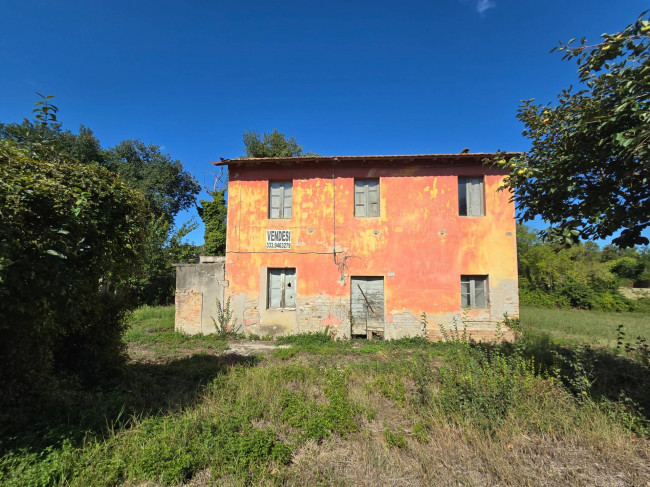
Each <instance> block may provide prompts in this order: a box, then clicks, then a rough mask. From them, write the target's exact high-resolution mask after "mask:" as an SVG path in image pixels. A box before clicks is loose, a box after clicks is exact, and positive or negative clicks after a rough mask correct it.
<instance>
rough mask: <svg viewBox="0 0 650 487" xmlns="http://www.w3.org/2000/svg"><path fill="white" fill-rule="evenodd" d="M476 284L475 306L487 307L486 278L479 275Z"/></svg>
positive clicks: (474, 282) (475, 280)
mask: <svg viewBox="0 0 650 487" xmlns="http://www.w3.org/2000/svg"><path fill="white" fill-rule="evenodd" d="M472 282H473V284H474V293H473V296H474V308H485V278H484V277H477V278H476V279H474V280H473V281H472Z"/></svg>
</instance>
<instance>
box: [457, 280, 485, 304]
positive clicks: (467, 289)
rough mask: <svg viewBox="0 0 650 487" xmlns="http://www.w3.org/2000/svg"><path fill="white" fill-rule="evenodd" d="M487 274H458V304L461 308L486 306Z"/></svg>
mask: <svg viewBox="0 0 650 487" xmlns="http://www.w3.org/2000/svg"><path fill="white" fill-rule="evenodd" d="M486 292H487V276H460V305H461V306H462V307H463V308H486V307H487V297H486Z"/></svg>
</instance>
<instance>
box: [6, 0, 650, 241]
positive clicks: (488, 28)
mask: <svg viewBox="0 0 650 487" xmlns="http://www.w3.org/2000/svg"><path fill="white" fill-rule="evenodd" d="M647 6H648V4H647V0H646V1H636V0H626V1H623V2H615V3H612V2H611V1H604V0H589V1H582V0H569V1H567V0H563V1H559V0H545V1H542V0H538V1H534V0H429V1H419V0H412V1H409V0H406V1H401V2H400V1H381V0H373V1H370V0H367V1H354V0H347V1H338V0H328V1H309V0H302V1H281V0H275V1H271V0H267V1H257V0H256V1H252V0H251V1H245V0H240V1H239V2H232V1H229V2H222V1H197V0H189V1H185V2H181V1H175V2H171V1H163V0H157V1H142V0H132V1H130V2H125V1H121V0H113V1H93V0H83V1H82V0H79V1H66V0H59V1H56V2H55V1H34V0H20V1H17V0H13V1H12V0H7V1H5V2H4V4H3V8H2V14H1V15H0V69H1V71H2V76H0V92H1V93H2V94H3V96H2V97H0V121H3V122H11V121H20V120H22V118H23V117H29V116H31V110H32V104H33V103H34V102H35V101H36V95H35V93H34V92H36V91H38V92H41V93H44V94H52V95H55V96H56V98H55V104H56V105H58V107H59V109H60V113H59V119H60V121H62V122H63V123H64V126H65V127H66V128H69V129H71V130H73V131H76V129H77V128H78V126H79V125H80V124H84V125H86V126H88V127H90V128H92V129H93V130H94V132H95V134H96V135H97V136H98V137H99V139H100V140H101V141H102V144H103V145H104V146H105V147H108V146H112V145H115V144H117V143H118V142H119V141H120V140H123V139H127V138H138V139H141V140H143V141H145V142H152V143H155V144H158V145H160V146H163V148H164V151H165V152H168V153H170V154H171V155H172V156H173V157H174V158H177V159H180V160H182V161H183V162H184V164H185V167H186V169H187V170H189V171H190V172H192V173H193V174H194V175H195V177H196V178H197V179H198V180H199V182H201V184H205V185H211V181H212V175H213V174H214V173H215V169H214V168H213V167H212V166H210V164H209V161H212V160H217V159H218V158H219V157H227V158H229V157H236V156H240V155H242V154H243V144H242V133H243V132H244V131H246V130H256V131H258V132H264V131H267V132H269V131H271V130H273V129H274V128H277V129H278V130H280V131H281V132H285V133H286V134H287V135H291V136H294V137H296V139H297V140H298V142H299V143H300V144H301V145H303V147H304V148H305V149H306V150H311V151H313V152H317V153H320V154H323V155H359V154H412V153H436V152H438V153H446V152H460V151H461V150H462V149H463V148H465V147H469V148H470V149H471V151H472V152H480V151H486V152H487V151H494V150H497V149H501V150H508V151H520V150H526V149H527V148H528V144H527V141H526V139H524V138H523V137H522V136H521V130H522V126H521V125H520V124H519V122H518V121H517V119H516V118H515V115H516V110H517V107H518V105H519V102H520V100H522V99H527V98H536V99H537V100H539V101H551V100H553V99H554V98H555V96H556V94H557V93H558V92H559V91H560V90H561V89H562V88H565V87H568V86H569V85H571V84H576V83H577V79H576V75H575V64H574V63H570V62H567V61H562V60H561V56H560V55H558V54H557V53H554V54H550V53H549V51H550V49H551V48H552V47H554V46H556V45H557V43H558V41H560V40H562V41H566V40H568V39H570V38H572V37H577V38H580V37H583V36H584V37H587V39H588V40H590V41H596V40H597V38H598V36H599V35H600V34H601V33H603V32H616V31H618V30H621V29H622V28H623V27H625V26H626V25H628V24H629V23H631V22H633V21H634V20H635V19H636V18H637V16H638V15H639V14H640V13H641V11H642V10H643V9H644V8H647ZM191 215H196V212H195V211H192V212H187V213H185V214H182V215H180V217H179V222H180V221H184V220H186V219H187V218H189V217H190V216H191ZM195 218H196V220H197V221H199V223H200V219H199V218H198V217H195ZM190 240H191V241H193V242H195V243H202V241H203V228H202V226H201V227H200V228H199V229H197V230H196V231H195V232H193V233H192V234H191V235H190Z"/></svg>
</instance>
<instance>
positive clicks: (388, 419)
mask: <svg viewBox="0 0 650 487" xmlns="http://www.w3.org/2000/svg"><path fill="white" fill-rule="evenodd" d="M173 313H174V311H173V308H170V307H167V308H163V307H159V308H141V309H140V310H138V311H136V312H135V313H134V314H133V315H132V317H131V319H130V323H131V326H130V328H129V330H128V332H127V334H126V336H125V339H126V341H127V344H128V348H129V354H130V362H129V363H128V365H127V366H126V368H125V370H124V374H123V375H122V376H121V377H120V378H118V379H117V380H116V381H114V382H111V383H107V384H104V385H103V386H102V387H99V388H97V389H93V390H90V391H88V390H86V391H81V390H68V391H67V392H66V391H64V389H63V386H61V387H62V388H61V389H60V390H56V391H53V395H52V397H51V400H50V401H47V402H44V403H43V404H40V405H38V407H37V408H36V409H35V410H34V411H32V415H31V416H30V413H29V411H22V412H20V414H17V416H16V417H14V418H12V419H13V426H14V428H13V430H12V432H11V433H9V434H7V433H5V434H4V436H3V437H2V439H1V440H0V441H2V443H0V447H1V449H2V452H3V456H2V458H1V459H0V484H2V485H7V486H25V485H30V486H31V485H33V486H41V485H42V486H46V485H48V486H49V485H61V486H68V485H69V486H84V487H85V486H113V485H125V486H136V485H137V486H142V487H145V486H146V487H150V486H156V485H173V486H180V485H191V486H194V487H198V486H203V485H206V486H207V485H226V486H230V485H232V486H239V485H241V486H244V485H302V486H305V485H309V486H312V485H323V486H329V485H341V486H343V485H351V486H356V485H421V486H429V485H512V486H519V485H531V486H547V485H557V486H564V485H584V486H592V485H596V486H610V485H646V484H647V483H648V482H650V468H649V467H648V465H650V461H649V460H650V440H649V438H650V422H649V421H648V417H647V414H646V413H645V412H644V411H643V410H641V408H646V409H645V411H647V410H648V406H650V404H648V397H647V393H646V392H647V390H648V387H650V371H649V364H648V355H647V353H646V354H645V355H644V353H643V351H642V350H640V349H637V350H630V351H625V350H620V351H617V350H615V345H616V338H615V333H616V330H615V328H616V326H617V325H618V324H619V323H620V322H622V320H625V321H624V324H625V327H626V329H627V330H628V331H630V332H631V331H632V330H634V332H633V333H639V334H641V333H643V332H644V331H645V333H646V336H647V324H648V323H647V317H645V316H643V315H638V314H631V313H630V314H615V315H612V314H606V313H593V312H566V311H556V310H535V309H530V308H525V309H523V310H522V319H521V323H522V328H523V331H524V334H523V336H522V337H521V338H520V339H519V341H518V342H517V343H516V344H507V345H496V344H492V345H486V346H476V345H473V344H469V343H464V342H462V341H458V342H451V343H429V342H426V341H424V340H422V339H410V340H398V341H392V342H382V341H365V340H354V341H347V342H335V341H332V340H330V339H329V338H328V336H327V335H324V334H312V335H298V336H294V337H287V338H285V339H282V340H278V341H276V342H269V341H266V342H259V341H248V340H243V339H241V338H236V337H235V338H233V337H230V338H228V339H226V338H225V337H221V338H220V337H216V336H209V337H203V336H195V337H188V336H183V335H180V334H177V333H175V332H174V331H173ZM563 323H565V324H566V326H565V325H563ZM630 334H632V333H630ZM612 335H614V336H613V337H612ZM548 336H550V337H552V338H551V339H549V338H548ZM586 341H588V342H591V343H595V344H597V345H599V346H598V347H594V348H585V347H582V346H581V347H576V346H575V345H577V344H581V343H584V342H586ZM229 347H235V349H236V350H237V352H233V351H229ZM263 347H265V348H263ZM274 347H277V348H274ZM280 347H283V348H280ZM621 393H623V394H624V395H621ZM21 415H22V416H21Z"/></svg>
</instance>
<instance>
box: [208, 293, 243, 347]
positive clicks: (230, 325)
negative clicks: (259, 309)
mask: <svg viewBox="0 0 650 487" xmlns="http://www.w3.org/2000/svg"><path fill="white" fill-rule="evenodd" d="M216 302H217V319H216V320H215V319H214V317H212V323H214V327H215V329H216V332H217V335H218V336H220V337H221V338H228V336H230V335H231V334H233V333H235V325H236V323H237V320H235V319H233V311H232V308H231V307H230V298H228V299H226V305H225V306H222V305H221V301H219V298H217V299H216Z"/></svg>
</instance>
